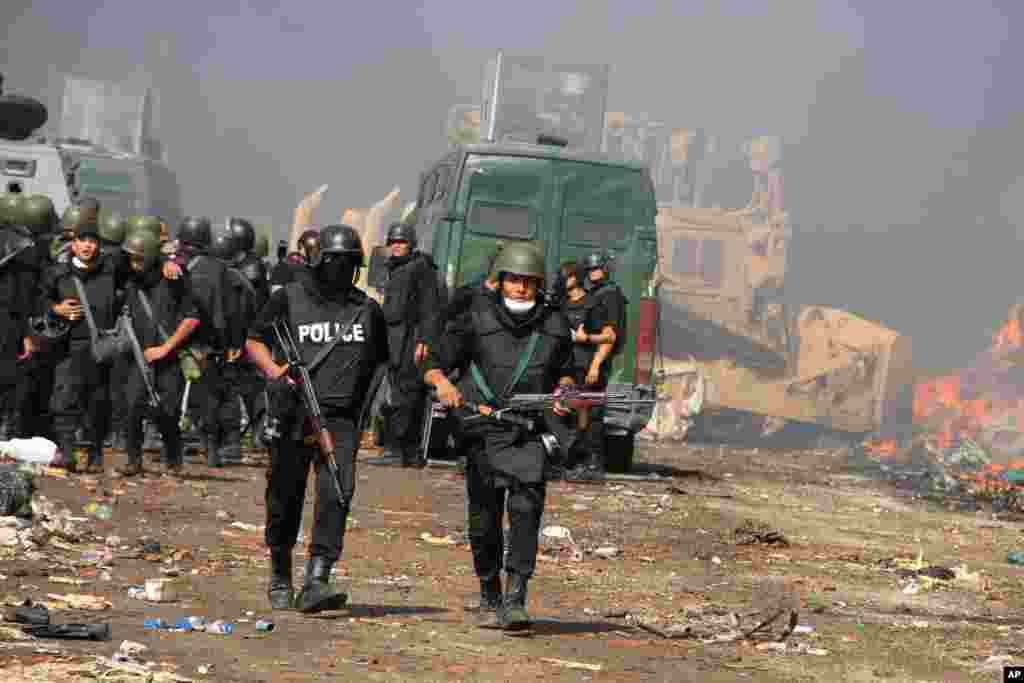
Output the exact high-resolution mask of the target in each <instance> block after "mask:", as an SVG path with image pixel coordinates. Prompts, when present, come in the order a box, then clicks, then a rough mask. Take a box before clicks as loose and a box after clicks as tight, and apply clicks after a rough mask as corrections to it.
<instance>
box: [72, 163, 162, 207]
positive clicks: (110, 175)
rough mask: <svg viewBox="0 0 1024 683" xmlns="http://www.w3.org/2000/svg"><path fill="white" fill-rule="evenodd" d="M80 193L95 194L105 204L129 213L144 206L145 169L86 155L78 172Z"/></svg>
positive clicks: (76, 182) (77, 183)
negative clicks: (138, 169)
mask: <svg viewBox="0 0 1024 683" xmlns="http://www.w3.org/2000/svg"><path fill="white" fill-rule="evenodd" d="M75 184H76V186H77V189H78V193H79V196H90V197H95V198H96V199H98V200H99V202H100V204H102V205H103V207H104V208H106V209H110V210H111V211H115V212H118V213H120V214H122V215H128V214H132V213H136V212H138V211H141V210H143V209H144V208H145V207H142V206H141V202H142V194H143V192H144V191H145V182H144V179H143V178H142V177H141V172H136V170H135V169H133V168H126V167H125V165H123V164H118V163H117V162H115V161H111V160H107V159H82V161H81V164H79V166H78V171H77V173H76V174H75Z"/></svg>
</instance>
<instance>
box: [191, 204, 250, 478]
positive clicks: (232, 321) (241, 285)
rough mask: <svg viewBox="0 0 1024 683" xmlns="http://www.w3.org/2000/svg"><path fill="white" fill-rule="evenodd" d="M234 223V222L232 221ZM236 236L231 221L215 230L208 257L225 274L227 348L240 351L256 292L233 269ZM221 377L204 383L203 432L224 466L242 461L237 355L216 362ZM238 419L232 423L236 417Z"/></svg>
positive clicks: (240, 375)
mask: <svg viewBox="0 0 1024 683" xmlns="http://www.w3.org/2000/svg"><path fill="white" fill-rule="evenodd" d="M232 220H233V219H232ZM238 252H239V236H238V233H237V232H236V231H235V230H234V229H233V228H232V225H231V222H230V220H229V222H227V223H225V224H224V225H222V226H218V228H217V229H216V230H215V231H214V234H213V238H212V240H211V242H210V248H209V250H208V255H209V256H211V257H213V258H215V259H217V260H218V261H219V262H220V263H221V264H223V265H224V267H225V269H226V273H227V280H226V285H227V286H226V287H225V289H224V315H225V318H226V322H227V334H228V336H227V340H226V344H227V348H228V349H232V350H233V349H241V348H242V347H243V346H244V344H245V338H246V333H247V332H248V326H249V323H250V321H251V320H252V316H253V314H254V313H255V312H256V308H255V302H256V290H255V289H254V288H253V286H252V285H251V284H250V283H249V281H248V280H247V279H246V277H245V276H244V275H243V274H242V273H241V272H240V271H239V270H238V269H236V268H235V267H234V264H236V263H237V262H238ZM219 369H220V376H219V380H218V382H217V383H216V384H214V383H212V382H207V383H205V384H204V387H203V389H204V391H203V393H204V397H205V399H206V401H205V404H204V408H203V425H204V427H203V429H204V431H205V432H206V434H207V437H208V439H209V440H210V441H211V442H213V443H212V445H211V446H210V447H211V448H212V449H214V450H215V451H216V452H217V460H218V461H219V462H221V463H223V464H232V465H235V464H238V463H240V462H241V461H242V428H241V412H240V410H239V403H238V399H239V395H240V390H241V389H242V379H243V375H244V374H245V365H244V363H243V360H242V358H241V357H240V354H236V353H234V352H233V351H231V352H229V353H228V354H227V355H226V356H225V357H224V358H223V359H222V360H221V361H220V363H219ZM236 412H237V413H238V416H239V417H238V419H237V420H235V419H234V418H235V414H236Z"/></svg>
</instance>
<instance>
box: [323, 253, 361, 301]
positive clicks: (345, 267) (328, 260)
mask: <svg viewBox="0 0 1024 683" xmlns="http://www.w3.org/2000/svg"><path fill="white" fill-rule="evenodd" d="M357 273H358V268H357V264H356V260H355V259H354V258H352V257H351V256H342V255H338V254H324V255H323V257H322V259H321V261H320V265H318V266H317V267H316V279H317V283H318V284H319V285H320V289H321V291H322V292H323V294H324V295H325V296H327V297H329V298H332V299H340V298H344V297H345V296H346V295H347V294H348V292H349V290H351V289H352V287H354V286H355V280H356V275H357Z"/></svg>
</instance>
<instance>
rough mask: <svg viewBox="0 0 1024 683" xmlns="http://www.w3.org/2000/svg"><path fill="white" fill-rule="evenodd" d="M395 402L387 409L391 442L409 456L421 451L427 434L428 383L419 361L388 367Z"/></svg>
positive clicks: (389, 442) (389, 441)
mask: <svg viewBox="0 0 1024 683" xmlns="http://www.w3.org/2000/svg"><path fill="white" fill-rule="evenodd" d="M388 382H389V383H390V384H391V405H390V406H388V407H387V409H386V410H385V411H384V413H385V418H386V420H387V437H388V445H390V446H391V447H393V448H397V449H400V450H401V451H402V454H403V455H404V456H406V457H413V456H415V455H417V453H418V449H419V446H420V441H421V440H422V438H423V419H424V414H425V407H426V396H427V387H426V385H425V384H424V383H423V373H422V371H420V370H418V369H417V368H416V366H415V365H403V366H392V367H391V368H389V371H388Z"/></svg>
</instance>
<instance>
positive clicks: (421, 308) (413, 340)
mask: <svg viewBox="0 0 1024 683" xmlns="http://www.w3.org/2000/svg"><path fill="white" fill-rule="evenodd" d="M387 245H388V248H389V249H390V250H391V257H390V258H389V259H388V262H387V268H388V280H387V283H386V284H385V285H384V304H383V307H384V318H385V320H387V323H388V348H389V349H390V350H391V359H390V364H389V367H388V382H389V383H390V385H391V405H390V406H389V409H388V410H387V411H386V419H387V430H388V437H389V438H388V441H389V442H390V443H389V445H390V446H391V447H392V448H393V449H395V450H397V451H398V452H399V455H400V456H401V462H402V465H404V466H406V467H422V466H423V465H424V464H425V460H424V458H423V457H422V455H421V454H420V453H419V443H420V437H421V434H422V431H423V414H424V408H425V404H426V387H425V385H424V384H423V373H422V371H421V370H420V369H419V368H418V367H417V365H416V358H417V355H420V356H422V353H419V354H417V345H418V344H420V343H422V342H423V339H424V338H425V335H424V333H425V328H426V326H427V323H428V321H429V320H430V319H431V318H432V317H433V316H434V315H436V312H437V311H439V310H440V309H441V302H442V297H441V294H440V282H439V281H438V277H437V268H436V266H435V265H434V262H433V261H432V260H431V259H430V257H429V256H427V255H426V254H421V253H420V252H419V251H417V250H416V230H415V228H414V227H413V226H411V225H406V224H405V223H393V224H392V225H391V226H390V227H389V228H388V234H387Z"/></svg>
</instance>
